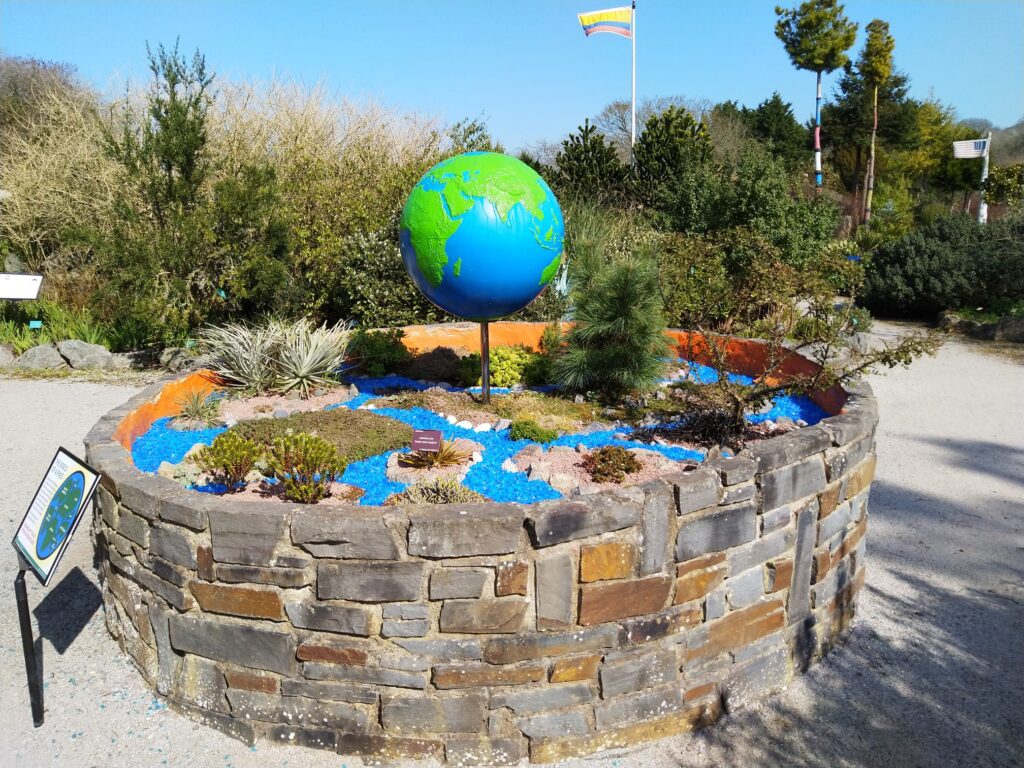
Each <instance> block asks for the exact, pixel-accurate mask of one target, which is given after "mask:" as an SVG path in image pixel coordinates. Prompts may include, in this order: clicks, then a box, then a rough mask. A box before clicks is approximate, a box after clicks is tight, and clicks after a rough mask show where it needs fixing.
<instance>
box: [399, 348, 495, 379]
mask: <svg viewBox="0 0 1024 768" xmlns="http://www.w3.org/2000/svg"><path fill="white" fill-rule="evenodd" d="M461 363H462V358H460V357H459V356H458V355H457V354H456V353H455V350H454V349H452V348H451V347H436V348H434V349H432V350H430V351H429V352H420V353H418V354H416V355H414V356H413V358H412V360H411V361H409V363H408V364H406V365H405V366H404V368H403V369H402V372H403V373H404V374H405V375H406V376H408V377H409V378H410V379H422V380H423V381H446V382H448V383H449V384H458V383H459V381H460V377H459V366H460V364H461ZM477 371H478V373H477V375H478V376H479V367H477Z"/></svg>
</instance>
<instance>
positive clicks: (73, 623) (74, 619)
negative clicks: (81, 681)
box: [32, 567, 103, 658]
mask: <svg viewBox="0 0 1024 768" xmlns="http://www.w3.org/2000/svg"><path fill="white" fill-rule="evenodd" d="M101 605H103V596H102V595H101V594H100V591H99V589H97V587H96V585H95V584H93V583H92V582H91V581H89V579H88V578H87V577H86V575H85V573H83V572H82V569H81V568H77V567H76V568H73V569H72V570H71V571H70V572H69V573H68V575H67V576H65V577H64V578H63V579H61V580H60V582H59V583H58V584H57V585H56V586H55V587H53V588H52V589H51V590H49V592H47V593H46V597H45V598H43V600H42V602H40V603H39V605H37V606H36V608H35V610H34V611H32V613H33V614H34V615H35V617H36V623H37V624H38V625H39V635H40V637H45V638H46V639H47V640H49V641H50V643H51V644H52V645H53V647H54V648H55V649H56V651H57V653H59V654H61V655H63V654H64V652H65V651H66V650H67V649H68V648H70V647H71V644H72V643H73V642H74V641H75V638H76V637H78V635H79V634H81V632H82V630H83V629H85V625H86V624H88V623H89V620H90V619H91V618H92V617H93V614H95V613H96V611H98V610H99V608H100V606H101ZM40 658H41V656H40Z"/></svg>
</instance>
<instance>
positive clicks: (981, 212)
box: [978, 131, 992, 224]
mask: <svg viewBox="0 0 1024 768" xmlns="http://www.w3.org/2000/svg"><path fill="white" fill-rule="evenodd" d="M990 151H992V132H991V131H989V134H988V138H987V139H985V154H984V159H983V160H982V161H981V195H980V196H979V198H978V223H979V224H985V223H987V222H988V203H986V202H985V180H986V179H988V153H989V152H990Z"/></svg>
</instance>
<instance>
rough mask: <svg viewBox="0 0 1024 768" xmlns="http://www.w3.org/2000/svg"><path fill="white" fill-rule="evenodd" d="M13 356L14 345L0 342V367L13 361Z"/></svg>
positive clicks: (4, 366)
mask: <svg viewBox="0 0 1024 768" xmlns="http://www.w3.org/2000/svg"><path fill="white" fill-rule="evenodd" d="M15 357H16V355H15V354H14V347H12V346H9V345H8V344H0V368H6V367H7V366H9V365H10V364H11V363H13V362H14V359H15Z"/></svg>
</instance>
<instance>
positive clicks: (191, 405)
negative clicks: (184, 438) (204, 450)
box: [175, 389, 220, 429]
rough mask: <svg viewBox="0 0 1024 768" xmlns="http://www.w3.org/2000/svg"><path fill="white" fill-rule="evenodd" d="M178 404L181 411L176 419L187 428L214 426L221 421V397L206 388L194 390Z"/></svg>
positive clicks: (179, 400) (180, 399)
mask: <svg viewBox="0 0 1024 768" xmlns="http://www.w3.org/2000/svg"><path fill="white" fill-rule="evenodd" d="M177 405H178V407H179V408H180V409H181V412H180V413H179V414H178V416H177V417H176V419H175V421H176V422H177V423H179V424H181V425H183V426H184V427H186V428H187V429H198V428H201V427H212V426H214V425H215V424H217V423H218V422H219V421H220V399H219V398H217V397H214V396H212V395H210V394H209V393H207V392H206V391H205V390H201V389H194V390H192V391H191V392H189V393H188V394H186V395H185V396H184V397H181V398H179V399H178V403H177Z"/></svg>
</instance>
